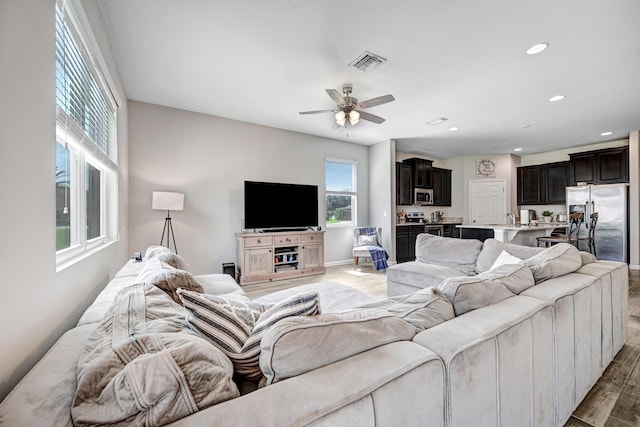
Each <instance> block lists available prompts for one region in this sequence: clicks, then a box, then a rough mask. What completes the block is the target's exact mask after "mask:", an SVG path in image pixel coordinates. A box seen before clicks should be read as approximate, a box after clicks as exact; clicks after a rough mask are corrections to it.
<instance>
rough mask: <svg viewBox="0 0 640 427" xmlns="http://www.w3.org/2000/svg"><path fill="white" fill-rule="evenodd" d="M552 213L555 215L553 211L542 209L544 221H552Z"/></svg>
mask: <svg viewBox="0 0 640 427" xmlns="http://www.w3.org/2000/svg"><path fill="white" fill-rule="evenodd" d="M551 215H553V212H551V211H542V220H543V221H544V222H551Z"/></svg>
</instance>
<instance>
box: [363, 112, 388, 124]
mask: <svg viewBox="0 0 640 427" xmlns="http://www.w3.org/2000/svg"><path fill="white" fill-rule="evenodd" d="M358 113H360V118H361V119H363V120H368V121H370V122H373V123H377V124H381V123H383V122H384V121H385V119H383V118H382V117H380V116H376V115H375V114H371V113H367V112H366V111H358Z"/></svg>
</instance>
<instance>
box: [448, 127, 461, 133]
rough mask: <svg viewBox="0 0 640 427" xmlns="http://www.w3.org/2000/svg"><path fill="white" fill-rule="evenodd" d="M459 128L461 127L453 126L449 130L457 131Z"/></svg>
mask: <svg viewBox="0 0 640 427" xmlns="http://www.w3.org/2000/svg"><path fill="white" fill-rule="evenodd" d="M458 129H460V128H459V127H458V126H451V127H450V128H449V132H455V131H457V130H458Z"/></svg>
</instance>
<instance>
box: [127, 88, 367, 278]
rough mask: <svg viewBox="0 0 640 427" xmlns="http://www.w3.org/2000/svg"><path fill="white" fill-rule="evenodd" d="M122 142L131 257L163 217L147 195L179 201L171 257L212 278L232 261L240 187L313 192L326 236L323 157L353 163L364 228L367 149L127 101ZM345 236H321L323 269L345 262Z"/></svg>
mask: <svg viewBox="0 0 640 427" xmlns="http://www.w3.org/2000/svg"><path fill="white" fill-rule="evenodd" d="M129 138H130V141H131V144H130V150H129V161H130V165H131V167H130V171H129V172H130V188H129V196H130V204H129V225H130V233H129V247H130V248H131V250H132V251H144V249H145V248H146V247H147V246H148V245H150V244H158V242H159V241H160V236H161V234H162V227H163V224H164V217H165V212H161V211H154V210H152V209H151V193H152V191H154V190H168V191H178V192H182V193H184V194H185V202H184V210H183V211H181V212H174V213H172V218H173V227H174V231H175V237H176V244H177V246H178V251H179V253H180V254H181V255H183V256H184V258H185V259H186V260H187V261H188V262H189V263H190V264H191V267H192V268H193V271H194V272H195V273H216V272H218V273H219V272H221V265H222V263H223V262H235V261H236V252H235V251H236V240H235V235H234V233H237V232H240V231H241V230H242V228H243V216H244V181H245V180H253V181H271V182H286V183H297V184H312V185H318V192H319V199H320V200H319V210H320V212H319V221H320V225H321V226H322V227H323V229H325V227H324V221H325V214H324V212H325V203H324V197H323V194H324V187H325V181H324V179H325V171H324V161H325V158H327V157H334V158H339V159H348V160H355V161H357V162H358V169H357V170H358V182H357V185H358V189H357V191H358V207H357V212H358V221H359V224H365V225H366V224H367V222H368V207H369V198H368V194H369V184H368V176H369V172H368V169H369V151H368V147H365V146H362V145H356V144H349V143H344V142H340V141H334V140H330V139H326V138H318V137H314V136H310V135H304V134H300V133H295V132H289V131H283V130H279V129H274V128H269V127H265V126H259V125H255V124H250V123H245V122H239V121H234V120H228V119H223V118H220V117H214V116H208V115H205V114H198V113H193V112H188V111H184V110H177V109H173V108H167V107H161V106H158V105H152V104H145V103H141V102H133V101H131V102H129ZM265 209H278V207H277V206H265ZM283 214H286V215H295V214H296V213H295V212H286V213H283ZM352 235H353V231H352V228H351V227H349V228H338V229H336V228H330V229H327V232H326V234H325V262H326V263H327V264H329V265H331V264H332V263H340V262H348V261H349V260H350V259H351V248H352V238H351V236H352Z"/></svg>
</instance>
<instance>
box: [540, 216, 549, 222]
mask: <svg viewBox="0 0 640 427" xmlns="http://www.w3.org/2000/svg"><path fill="white" fill-rule="evenodd" d="M542 220H543V221H544V222H551V217H550V216H543V217H542Z"/></svg>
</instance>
